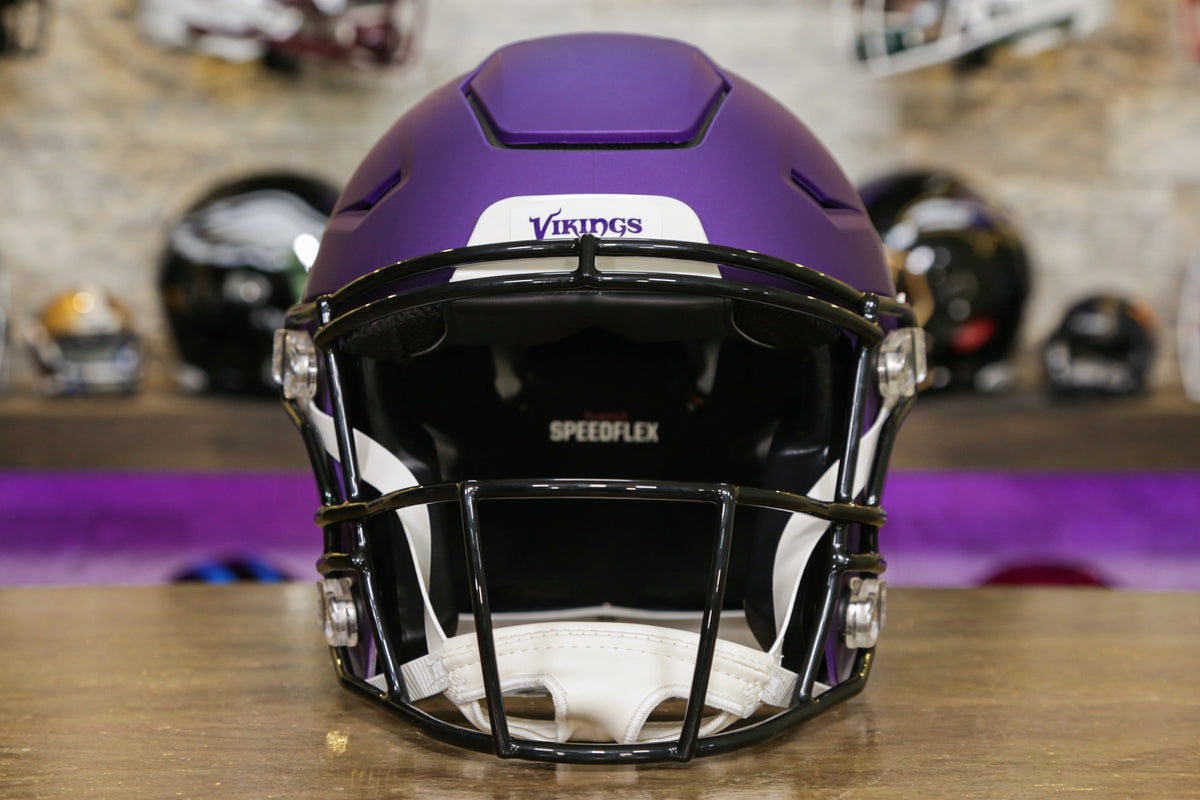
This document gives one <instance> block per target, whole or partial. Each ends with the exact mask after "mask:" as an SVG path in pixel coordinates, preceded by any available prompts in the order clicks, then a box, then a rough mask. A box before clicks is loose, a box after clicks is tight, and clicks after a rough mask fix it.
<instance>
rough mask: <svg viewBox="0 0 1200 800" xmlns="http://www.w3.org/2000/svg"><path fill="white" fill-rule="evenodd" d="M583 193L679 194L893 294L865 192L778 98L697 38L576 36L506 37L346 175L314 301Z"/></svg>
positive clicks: (755, 238)
mask: <svg viewBox="0 0 1200 800" xmlns="http://www.w3.org/2000/svg"><path fill="white" fill-rule="evenodd" d="M580 194H584V195H614V194H615V195H649V196H658V197H669V198H674V199H676V200H678V201H681V202H682V203H684V204H686V205H687V206H688V207H689V208H690V209H692V210H693V211H694V212H695V213H696V215H697V216H698V217H699V220H700V222H701V224H702V226H703V229H704V232H705V234H706V236H707V239H708V241H709V242H710V243H712V244H719V245H725V246H729V247H736V248H742V249H748V250H754V251H758V252H762V253H766V254H769V255H772V256H776V257H779V258H783V259H787V260H789V261H793V262H795V263H799V264H802V265H804V266H806V267H811V268H813V269H817V270H819V271H821V272H824V273H826V274H829V275H832V276H833V277H835V278H838V279H840V280H842V281H844V282H846V283H848V284H850V285H852V286H854V287H855V288H857V289H859V290H862V291H871V292H878V293H883V294H889V295H890V294H892V293H893V288H892V283H891V278H890V276H889V274H888V271H887V267H886V264H885V261H884V258H883V254H882V250H881V248H880V245H879V242H878V238H877V236H876V234H875V231H874V230H873V228H872V227H871V224H870V220H869V219H868V218H867V215H866V213H865V211H864V209H863V206H862V202H861V200H860V199H859V196H858V193H857V192H856V191H855V189H854V187H853V186H852V185H851V183H850V182H849V181H848V180H847V178H846V176H845V175H844V174H843V173H842V171H841V169H840V168H839V167H838V165H837V164H836V163H835V161H834V159H833V158H832V156H831V155H830V154H829V152H828V151H827V150H826V149H825V148H824V147H823V146H822V145H821V144H820V143H819V142H818V141H817V139H816V137H814V136H813V134H812V133H811V132H810V131H809V130H808V128H806V127H805V126H804V125H803V123H801V122H800V121H799V120H798V119H796V117H795V116H793V115H792V114H791V113H790V112H788V111H787V110H786V109H785V108H783V106H781V105H780V104H779V103H778V102H776V101H775V100H773V99H772V98H770V97H769V96H768V95H767V94H765V93H764V92H763V91H761V90H759V89H758V88H756V87H755V86H753V85H752V84H750V83H748V82H746V81H745V80H743V79H741V78H739V77H738V76H736V75H734V74H732V73H729V72H728V71H725V70H722V69H720V68H719V67H717V66H716V65H714V64H713V63H712V62H711V61H710V60H709V59H708V58H707V57H706V56H704V55H703V54H702V53H701V52H700V51H699V50H697V49H696V48H694V47H691V46H690V45H686V44H683V43H681V42H677V41H673V40H669V39H661V38H654V37H647V36H637V35H628V34H573V35H567V36H558V37H551V38H546V39H537V40H532V41H526V42H520V43H517V44H514V45H511V46H508V47H505V48H502V49H500V50H498V51H496V52H495V53H494V54H492V55H491V56H490V57H489V58H488V59H487V60H486V61H484V62H483V64H482V65H481V66H480V67H479V69H477V70H476V71H474V72H472V73H469V74H467V75H465V76H464V77H462V78H460V79H458V80H455V81H453V82H451V83H449V84H447V85H445V86H443V87H442V88H441V89H439V90H437V91H435V92H434V93H433V94H431V95H430V96H429V97H427V98H426V99H425V100H424V101H422V102H421V103H419V104H418V105H417V106H415V107H414V108H413V109H412V110H410V111H409V112H408V113H407V114H405V115H404V116H403V117H401V118H400V120H399V121H398V122H396V123H395V125H394V126H393V127H392V128H391V129H390V130H389V131H388V132H387V133H386V134H385V135H384V136H383V138H382V139H381V140H380V141H379V142H378V143H377V144H376V145H375V147H374V148H373V149H372V150H371V152H370V153H369V154H368V155H367V157H366V158H365V159H364V161H363V162H362V164H361V166H360V167H359V168H358V170H357V171H356V172H355V174H354V175H353V177H351V179H350V180H349V181H348V183H347V185H346V189H345V191H344V192H343V193H342V196H341V198H340V199H339V201H338V204H337V207H336V209H335V211H334V214H333V217H332V218H331V220H330V223H329V226H328V228H327V229H326V232H325V236H324V238H323V239H322V246H321V251H320V254H319V256H318V258H317V261H316V263H315V265H314V266H313V269H312V271H311V273H310V275H309V281H308V285H307V289H306V292H305V295H306V299H313V298H315V297H317V296H319V295H321V294H325V293H329V292H332V291H335V290H337V289H338V288H340V287H342V286H344V285H345V284H347V283H349V282H350V281H352V280H354V279H355V278H358V277H360V276H361V275H363V274H365V273H367V272H370V271H372V270H375V269H378V268H379V267H383V266H387V265H390V264H393V263H396V262H400V261H403V260H405V259H409V258H413V257H416V256H420V255H424V254H427V253H432V252H438V251H442V250H446V249H450V248H455V247H462V246H464V245H466V244H467V243H468V241H469V240H470V237H471V234H472V231H473V229H474V227H475V225H476V223H477V221H478V220H479V219H480V216H481V215H482V214H483V212H484V211H485V209H487V208H488V207H489V206H491V205H492V204H493V203H496V202H497V201H500V200H503V199H505V198H510V197H522V196H554V195H580ZM522 238H525V239H533V238H535V236H534V232H533V231H532V228H531V231H530V233H529V235H528V236H524V237H522Z"/></svg>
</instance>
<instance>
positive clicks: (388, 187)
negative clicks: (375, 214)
mask: <svg viewBox="0 0 1200 800" xmlns="http://www.w3.org/2000/svg"><path fill="white" fill-rule="evenodd" d="M403 177H404V176H403V174H402V173H401V172H400V170H396V171H394V172H391V173H389V174H388V176H387V178H385V179H384V180H382V181H380V182H379V183H377V184H376V185H375V187H374V188H373V189H371V191H369V192H367V193H366V194H365V195H363V196H362V198H361V199H359V200H356V201H354V202H352V203H347V204H346V205H344V206H342V208H341V209H340V210H339V212H338V213H345V212H348V211H350V212H353V211H360V212H361V211H370V210H371V209H372V208H374V207H375V206H376V204H378V203H379V201H380V200H382V199H383V198H384V197H385V196H386V195H387V193H388V192H390V191H392V189H395V188H396V187H397V186H398V185H400V180H401V178H403Z"/></svg>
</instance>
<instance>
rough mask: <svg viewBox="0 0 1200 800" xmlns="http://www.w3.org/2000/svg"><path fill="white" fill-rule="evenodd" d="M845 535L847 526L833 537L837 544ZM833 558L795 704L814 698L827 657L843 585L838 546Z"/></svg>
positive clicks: (841, 527)
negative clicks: (827, 641)
mask: <svg viewBox="0 0 1200 800" xmlns="http://www.w3.org/2000/svg"><path fill="white" fill-rule="evenodd" d="M845 535H846V526H845V525H837V526H835V527H834V531H833V537H834V542H835V543H836V542H839V541H843V540H844V539H845ZM833 558H834V565H833V567H834V568H833V569H831V570H829V573H828V575H827V577H826V579H825V599H824V600H823V601H822V603H821V613H820V615H818V616H817V626H816V629H815V630H814V631H813V632H812V635H811V636H810V637H809V648H808V657H807V658H806V659H805V661H804V670H803V671H802V672H801V673H800V678H799V680H797V681H796V691H795V693H794V695H793V702H794V703H800V702H803V701H804V700H806V699H809V698H811V697H812V687H813V683H814V682H815V681H816V676H817V665H818V663H819V662H820V660H821V659H822V658H824V657H825V637H826V636H827V635H828V631H829V626H830V624H831V623H832V622H833V616H834V614H835V613H836V611H837V597H838V591H839V589H840V587H841V584H842V572H841V570H840V569H838V568H837V560H838V548H837V545H836V544H835V545H834V556H833Z"/></svg>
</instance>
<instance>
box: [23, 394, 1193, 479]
mask: <svg viewBox="0 0 1200 800" xmlns="http://www.w3.org/2000/svg"><path fill="white" fill-rule="evenodd" d="M307 465H308V462H307V458H306V456H305V454H304V448H303V446H302V445H301V442H300V437H299V436H298V435H297V433H296V431H295V429H294V428H293V427H292V424H291V422H290V421H289V420H288V418H287V416H286V415H285V414H284V412H283V410H282V409H281V408H280V407H279V404H278V403H277V402H276V401H274V400H272V399H269V398H265V399H233V398H226V397H204V396H187V395H171V394H150V393H148V394H144V395H140V396H137V397H122V398H115V397H114V398H42V397H34V396H29V395H9V396H6V397H3V398H0V468H3V469H89V470H90V469H118V470H126V469H139V470H201V471H206V470H225V471H232V470H299V471H304V470H307V468H308V466H307ZM892 465H893V469H895V470H940V469H960V468H961V469H980V470H983V469H993V470H995V469H999V470H1041V469H1049V470H1155V469H1160V470H1181V469H1200V405H1197V404H1194V403H1190V402H1188V401H1187V400H1186V398H1184V397H1183V396H1181V395H1172V394H1164V395H1156V396H1154V397H1148V398H1137V399H1130V400H1116V401H1109V402H1098V403H1089V404H1067V403H1056V402H1052V401H1050V400H1049V399H1047V398H1045V397H1043V396H1042V395H1037V394H1014V395H1009V396H1002V397H979V396H944V397H940V396H927V397H923V398H922V399H921V401H920V402H919V403H918V404H917V407H916V409H915V410H914V412H913V413H912V415H911V416H910V418H909V419H908V420H907V422H906V423H905V426H904V428H903V430H902V432H901V434H900V439H899V442H898V443H897V446H896V451H895V454H894V456H893V461H892Z"/></svg>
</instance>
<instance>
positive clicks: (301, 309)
mask: <svg viewBox="0 0 1200 800" xmlns="http://www.w3.org/2000/svg"><path fill="white" fill-rule="evenodd" d="M579 241H580V240H578V239H556V240H526V241H519V242H502V243H498V244H485V245H474V246H471V247H460V248H455V249H451V250H443V251H440V252H437V253H430V254H428V255H423V256H418V257H416V258H411V259H408V260H407V261H401V262H398V263H396V264H391V265H389V266H386V267H382V268H380V269H377V270H375V271H373V272H371V273H368V274H367V275H364V276H362V277H361V278H358V279H357V280H354V281H351V282H350V283H348V284H346V286H344V287H342V288H341V289H339V290H338V291H336V292H334V293H333V294H331V295H330V298H331V299H332V301H333V304H334V305H335V306H338V307H340V306H342V305H343V304H346V303H351V302H353V301H354V300H356V299H358V298H362V297H364V296H370V295H371V294H373V293H376V292H378V291H379V290H380V289H382V288H384V287H386V286H387V285H388V284H390V283H393V282H396V281H399V280H407V279H412V278H417V277H420V276H422V275H428V274H430V273H435V272H439V271H441V270H445V269H450V268H454V267H460V266H468V265H471V264H487V263H493V262H496V261H508V260H516V259H531V258H554V257H569V256H575V255H578V254H579ZM595 241H596V252H597V254H598V255H604V256H610V255H611V256H622V255H634V256H642V257H646V258H664V259H673V260H684V261H704V262H709V263H713V264H721V265H723V266H729V267H737V268H741V269H748V270H752V271H754V272H759V273H762V274H765V275H772V276H775V277H779V278H784V279H786V280H789V281H793V282H795V283H798V284H807V285H810V286H812V287H813V288H815V289H817V290H819V291H821V292H823V293H824V294H827V295H829V296H831V297H833V298H835V299H837V300H838V301H839V302H841V303H844V304H846V305H849V306H858V305H859V304H860V303H861V302H862V298H863V296H864V293H863V292H861V291H859V290H858V289H855V288H854V287H852V286H850V285H848V284H846V283H843V282H842V281H839V280H837V279H836V278H833V277H830V276H829V275H826V274H825V273H823V272H819V271H817V270H815V269H812V268H810V267H805V266H802V265H800V264H796V263H793V262H791V261H787V260H785V259H782V258H776V257H774V256H769V255H766V254H763V253H755V252H751V251H748V250H739V249H737V248H733V247H723V246H721V245H714V244H706V243H702V242H684V241H678V240H670V239H596V240H595ZM901 309H902V307H901V306H900V305H899V304H897V305H894V306H893V305H891V304H889V305H888V311H889V312H891V311H893V310H895V311H897V312H898V313H901V314H903V313H904V312H903V311H902V310H901ZM288 317H289V320H290V321H292V322H296V323H299V322H304V321H312V320H313V319H315V318H316V317H317V313H316V308H315V305H314V303H300V304H297V305H296V306H293V308H292V309H291V310H290V311H289V314H288Z"/></svg>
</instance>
